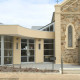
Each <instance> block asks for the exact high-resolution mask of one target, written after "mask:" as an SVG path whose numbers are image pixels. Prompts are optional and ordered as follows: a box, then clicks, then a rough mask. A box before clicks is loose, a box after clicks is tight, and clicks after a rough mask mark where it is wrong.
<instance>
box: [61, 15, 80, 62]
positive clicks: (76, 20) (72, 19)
mask: <svg viewBox="0 0 80 80" xmlns="http://www.w3.org/2000/svg"><path fill="white" fill-rule="evenodd" d="M69 23H72V24H73V25H74V29H75V33H76V35H74V36H75V38H76V42H75V45H76V48H74V49H66V47H65V45H66V43H67V42H65V38H66V36H67V34H65V32H66V27H67V25H68V24H69ZM79 36H80V15H75V14H73V15H72V14H61V48H62V53H63V61H64V63H78V38H79Z"/></svg>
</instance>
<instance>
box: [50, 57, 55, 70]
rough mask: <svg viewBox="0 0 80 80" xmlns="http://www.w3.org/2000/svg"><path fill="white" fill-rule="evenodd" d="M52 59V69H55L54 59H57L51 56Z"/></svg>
mask: <svg viewBox="0 0 80 80" xmlns="http://www.w3.org/2000/svg"><path fill="white" fill-rule="evenodd" d="M50 60H51V61H52V70H54V60H56V57H51V58H50Z"/></svg>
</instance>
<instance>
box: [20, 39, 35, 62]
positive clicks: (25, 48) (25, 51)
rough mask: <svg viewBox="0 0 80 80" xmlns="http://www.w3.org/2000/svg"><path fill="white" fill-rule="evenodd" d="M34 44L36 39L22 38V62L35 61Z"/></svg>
mask: <svg viewBox="0 0 80 80" xmlns="http://www.w3.org/2000/svg"><path fill="white" fill-rule="evenodd" d="M23 41H25V43H23ZM34 45H35V41H34V39H26V40H24V39H22V40H21V62H34V51H35V47H34Z"/></svg>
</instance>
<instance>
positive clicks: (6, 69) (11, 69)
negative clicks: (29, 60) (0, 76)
mask: <svg viewBox="0 0 80 80" xmlns="http://www.w3.org/2000/svg"><path fill="white" fill-rule="evenodd" d="M0 72H55V73H58V72H59V70H40V69H38V68H21V67H18V68H17V67H10V66H0Z"/></svg>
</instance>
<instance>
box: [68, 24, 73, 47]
mask: <svg viewBox="0 0 80 80" xmlns="http://www.w3.org/2000/svg"><path fill="white" fill-rule="evenodd" d="M72 46H73V30H72V26H71V25H70V26H69V27H68V47H72Z"/></svg>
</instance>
